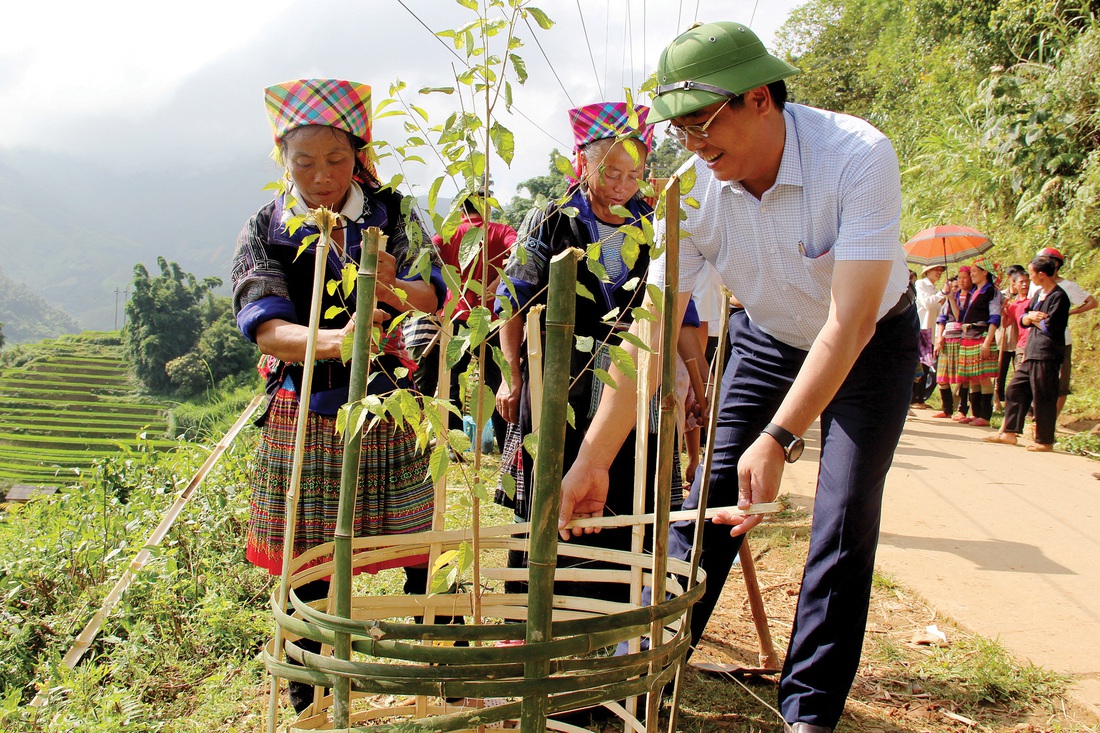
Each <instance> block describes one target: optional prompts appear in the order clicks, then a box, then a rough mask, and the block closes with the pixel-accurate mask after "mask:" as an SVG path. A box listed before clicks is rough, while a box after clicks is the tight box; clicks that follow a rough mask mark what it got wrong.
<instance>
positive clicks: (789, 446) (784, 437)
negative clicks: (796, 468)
mask: <svg viewBox="0 0 1100 733" xmlns="http://www.w3.org/2000/svg"><path fill="white" fill-rule="evenodd" d="M761 433H766V434H768V435H770V436H772V437H773V438H775V442H777V443H779V447H781V448H782V449H783V455H785V456H786V457H787V463H794V462H795V461H797V460H798V459H799V458H800V457H801V456H802V451H804V450H805V449H806V442H805V441H804V440H802V438H801V437H799V436H797V435H795V434H794V433H792V432H791V431H790V430H787V429H786V428H781V427H779V426H778V425H776V424H775V423H773V422H770V423H768V424H767V425H766V426H765V427H764V429H763V430H762V431H761Z"/></svg>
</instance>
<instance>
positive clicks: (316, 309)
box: [267, 208, 335, 733]
mask: <svg viewBox="0 0 1100 733" xmlns="http://www.w3.org/2000/svg"><path fill="white" fill-rule="evenodd" d="M325 211H327V209H323V208H321V209H316V210H315V213H317V214H320V217H321V218H323V224H321V225H319V227H318V228H319V229H320V236H319V237H318V239H317V244H316V245H315V247H314V251H313V297H312V300H311V302H310V308H309V331H308V333H307V336H306V357H305V363H304V365H303V370H302V371H303V374H302V393H301V394H300V395H298V424H297V426H296V430H295V434H294V462H293V464H292V468H291V471H290V488H289V489H288V490H287V494H286V508H285V510H284V511H285V521H286V527H285V530H284V532H283V567H282V572H281V573H280V574H279V609H280V610H282V611H286V601H287V596H288V594H289V591H290V560H291V558H292V557H293V556H294V533H295V531H296V529H297V528H296V526H295V525H296V524H297V522H296V520H297V518H298V496H299V491H300V488H301V484H302V454H303V453H304V451H305V442H306V425H307V423H308V421H309V399H310V396H311V395H312V393H313V367H314V363H315V361H316V359H317V331H318V330H319V329H320V326H321V297H322V296H323V295H324V287H325V271H326V269H327V267H328V250H329V246H330V245H331V242H330V240H331V238H332V229H333V226H334V225H335V221H329V220H328V217H324V214H323V212H325ZM329 213H330V214H331V212H329ZM282 658H283V628H282V626H279V625H278V624H276V625H275V661H280V660H281V659H282ZM278 704H279V678H278V677H276V676H275V675H272V676H271V691H270V694H269V696H268V702H267V733H275V727H276V723H277V719H278Z"/></svg>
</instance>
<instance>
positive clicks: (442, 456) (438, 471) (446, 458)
mask: <svg viewBox="0 0 1100 733" xmlns="http://www.w3.org/2000/svg"><path fill="white" fill-rule="evenodd" d="M449 465H451V456H450V454H449V453H448V452H447V446H446V444H444V443H439V444H438V445H436V447H435V449H434V450H432V455H431V457H430V458H429V459H428V472H429V473H430V474H431V477H432V483H439V479H440V478H442V477H443V474H445V473H447V467H448V466H449Z"/></svg>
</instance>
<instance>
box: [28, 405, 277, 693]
mask: <svg viewBox="0 0 1100 733" xmlns="http://www.w3.org/2000/svg"><path fill="white" fill-rule="evenodd" d="M263 398H264V396H263V395H256V396H255V397H253V398H252V401H251V402H249V403H248V407H246V408H244V411H243V412H241V414H240V415H239V416H238V417H237V421H236V422H235V423H233V427H231V428H229V430H227V431H226V433H225V435H223V436H222V439H221V440H219V441H218V444H217V445H216V446H214V450H212V451H210V455H209V456H207V457H206V460H205V461H204V462H203V464H202V466H200V467H199V470H198V471H196V472H195V475H194V476H192V477H191V481H189V482H188V484H187V486H186V487H184V489H183V491H181V492H180V493H179V494H178V495H177V496H176V500H175V501H174V502H173V503H172V506H171V507H169V508H168V511H167V512H166V513H165V514H164V517H163V518H161V520H160V524H158V525H157V526H156V529H154V530H153V532H152V534H150V535H149V538H148V539H146V540H145V545H144V546H143V547H142V548H141V550H140V551H139V552H138V554H137V555H136V556H135V557H134V559H133V560H132V561H131V562H130V567H128V568H127V569H126V572H124V573H123V574H122V577H121V578H119V579H118V582H117V583H115V587H114V588H112V589H111V592H110V593H108V594H107V597H106V598H104V599H103V603H102V605H100V607H99V610H98V611H96V613H95V615H94V616H92V619H91V620H90V621H89V622H88V623H87V625H86V626H85V627H84V630H83V631H81V632H80V635H79V636H77V637H76V641H75V642H73V645H72V647H71V648H70V649H69V651H68V653H66V654H65V656H64V658H63V659H62V660H61V664H63V665H64V666H66V667H68V668H69V669H74V668H75V667H76V665H77V664H78V663H79V662H80V659H81V658H82V657H83V656H84V653H85V652H87V651H88V649H89V648H91V646H92V642H93V641H95V638H96V636H98V635H99V631H100V629H101V628H103V622H104V621H106V620H107V617H108V616H110V614H111V611H112V610H114V607H115V606H116V605H118V602H119V601H120V600H122V594H123V593H125V592H126V589H127V588H129V587H130V584H131V583H132V582H133V581H134V578H136V577H137V574H138V573H139V572H141V569H142V568H144V567H145V563H147V562H149V558H150V557H151V556H152V554H153V552H152V551H153V548H154V547H158V546H159V545H160V543H161V541H163V540H164V538H165V536H166V535H167V534H168V532H169V531H170V530H171V529H172V525H173V524H175V523H176V520H177V519H178V518H179V515H180V513H181V512H183V508H184V507H185V506H187V502H188V501H190V500H191V497H192V496H193V495H194V493H195V490H196V489H198V488H199V486H201V485H202V482H203V481H204V480H205V479H206V477H207V475H209V474H210V471H212V470H213V469H214V466H215V465H217V463H218V461H219V460H220V459H221V457H222V455H223V454H224V453H225V451H226V450H227V449H228V448H229V446H230V445H231V444H232V443H233V441H234V440H235V439H236V437H237V434H238V433H240V432H241V430H242V429H243V428H244V426H245V423H247V422H248V419H249V418H250V417H252V413H253V412H255V411H256V408H257V407H259V406H260V403H261V402H262V401H263ZM46 698H47V693H45V692H43V691H42V690H41V689H40V690H39V692H38V694H37V695H35V697H34V699H33V700H31V707H41V706H43V705H45V704H46Z"/></svg>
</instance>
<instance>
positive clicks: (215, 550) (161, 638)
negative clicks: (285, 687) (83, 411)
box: [0, 441, 270, 732]
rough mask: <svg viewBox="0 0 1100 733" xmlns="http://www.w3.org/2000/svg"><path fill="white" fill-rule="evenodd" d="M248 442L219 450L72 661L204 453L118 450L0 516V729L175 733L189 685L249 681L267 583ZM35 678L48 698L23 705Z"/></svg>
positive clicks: (190, 709)
mask: <svg viewBox="0 0 1100 733" xmlns="http://www.w3.org/2000/svg"><path fill="white" fill-rule="evenodd" d="M244 442H247V441H244ZM249 452H250V450H249V447H248V446H247V445H241V446H238V447H236V448H235V449H234V450H231V451H229V452H228V453H227V454H226V456H225V457H223V459H222V462H221V464H219V466H218V468H217V469H216V470H215V472H214V474H212V475H211V476H210V477H209V478H208V479H207V482H206V484H205V485H204V486H203V487H202V488H200V489H199V491H198V492H197V493H196V494H195V495H194V496H193V497H192V499H191V502H190V503H189V504H188V506H187V508H186V510H185V511H184V512H183V514H182V515H181V516H180V517H179V519H178V520H177V522H176V524H175V526H174V528H173V529H172V531H171V532H170V533H169V534H168V536H167V537H166V538H165V539H164V542H163V543H162V544H161V546H160V547H159V548H157V549H156V550H155V551H154V554H153V557H152V558H151V559H150V561H149V563H148V564H147V565H146V567H145V569H144V570H143V571H142V572H141V573H140V574H139V575H138V577H137V578H136V579H135V580H134V582H133V584H132V585H131V586H130V589H129V591H128V592H127V593H126V594H125V595H124V596H123V598H122V601H121V602H120V603H119V605H118V606H117V607H116V608H115V610H114V612H113V613H112V614H111V616H110V618H109V619H108V621H107V623H106V625H105V626H104V628H103V631H102V632H101V633H100V635H99V637H98V638H97V640H96V642H95V643H94V644H93V646H92V648H91V649H90V650H89V651H88V653H87V654H86V656H85V658H84V660H83V661H82V663H81V664H80V665H79V666H78V667H77V668H76V669H75V670H68V669H67V668H65V667H63V666H62V665H60V664H59V659H60V657H61V654H62V653H63V652H64V651H65V649H66V648H68V646H69V645H70V644H71V643H72V641H73V638H74V637H75V635H76V634H77V632H79V630H80V629H81V628H82V627H83V625H84V624H85V623H86V621H87V620H88V619H89V618H91V616H92V614H93V612H94V611H95V609H96V608H98V607H99V605H100V603H101V602H102V600H103V598H104V596H105V594H106V592H107V591H108V589H109V588H110V587H111V586H112V585H113V583H114V582H115V581H116V580H117V578H118V577H120V576H121V574H122V572H123V571H124V570H125V569H126V567H127V566H128V564H129V562H130V561H131V559H132V558H133V556H134V554H135V553H136V552H137V551H138V549H140V548H141V547H142V546H143V545H144V543H145V540H146V538H147V536H148V534H149V532H150V531H151V530H152V528H153V527H155V526H156V524H157V523H158V522H159V521H160V519H161V517H162V516H163V512H164V511H165V510H166V509H167V507H169V506H170V505H171V503H172V502H173V501H174V500H175V497H176V495H177V493H178V491H179V490H180V489H181V488H183V487H184V486H186V485H187V482H188V480H189V479H190V477H191V475H192V473H193V471H194V470H195V469H196V468H197V467H198V466H199V465H200V463H201V461H202V460H203V459H204V458H205V455H206V453H205V451H203V450H199V449H197V448H196V449H181V450H179V451H177V452H174V453H159V454H158V453H154V452H151V451H146V450H138V451H130V452H126V453H123V454H120V456H119V457H118V458H116V459H111V460H106V461H100V462H97V464H96V466H95V468H94V470H93V471H92V472H91V473H90V477H89V478H88V479H86V480H85V481H84V482H83V483H81V484H78V485H74V486H72V487H70V488H69V489H68V490H66V491H64V492H63V493H60V494H58V495H55V496H52V497H42V498H37V499H35V500H33V501H31V502H29V503H27V504H26V505H21V506H15V507H12V508H10V509H9V510H8V511H7V513H5V514H0V730H21V731H27V730H30V731H50V732H52V731H68V730H82V731H117V730H131V731H161V730H180V728H178V727H175V723H174V720H175V719H177V718H183V717H185V716H187V717H190V716H191V715H192V714H193V713H194V706H195V701H194V699H193V698H192V697H191V695H192V694H193V691H194V689H195V688H196V687H199V686H203V685H206V684H207V683H208V682H209V681H210V680H214V679H220V678H222V677H223V676H224V675H227V674H232V675H237V674H239V673H240V672H241V671H246V672H247V674H246V675H244V677H245V678H247V679H248V680H249V681H250V683H251V684H255V683H256V681H257V680H258V678H259V675H260V671H261V670H260V666H259V664H258V663H257V662H255V661H249V660H254V659H255V657H256V654H257V652H258V647H259V644H260V643H261V641H262V640H263V639H264V638H265V637H266V636H268V635H269V633H270V616H269V612H268V610H267V608H266V603H265V601H266V597H267V593H268V588H269V583H270V581H269V578H268V576H267V575H266V574H264V573H262V572H260V571H257V570H256V569H254V568H253V567H252V566H251V565H249V564H248V563H247V562H246V561H245V560H244V553H243V541H242V539H243V537H244V526H245V523H246V521H247V516H248V502H247V497H248V493H247V488H246V481H245V471H246V466H247V461H246V457H247V455H248V453H249ZM230 667H231V668H232V669H229V668H230ZM36 679H37V680H41V681H42V682H43V685H44V689H46V690H49V691H50V693H49V702H48V704H47V705H46V706H45V707H44V708H41V709H37V710H31V709H28V708H24V707H22V706H24V705H26V703H27V702H28V701H29V699H30V697H32V696H33V695H34V694H35V692H36V690H35V687H34V682H35V680H36ZM212 704H225V703H224V701H223V702H220V703H212Z"/></svg>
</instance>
